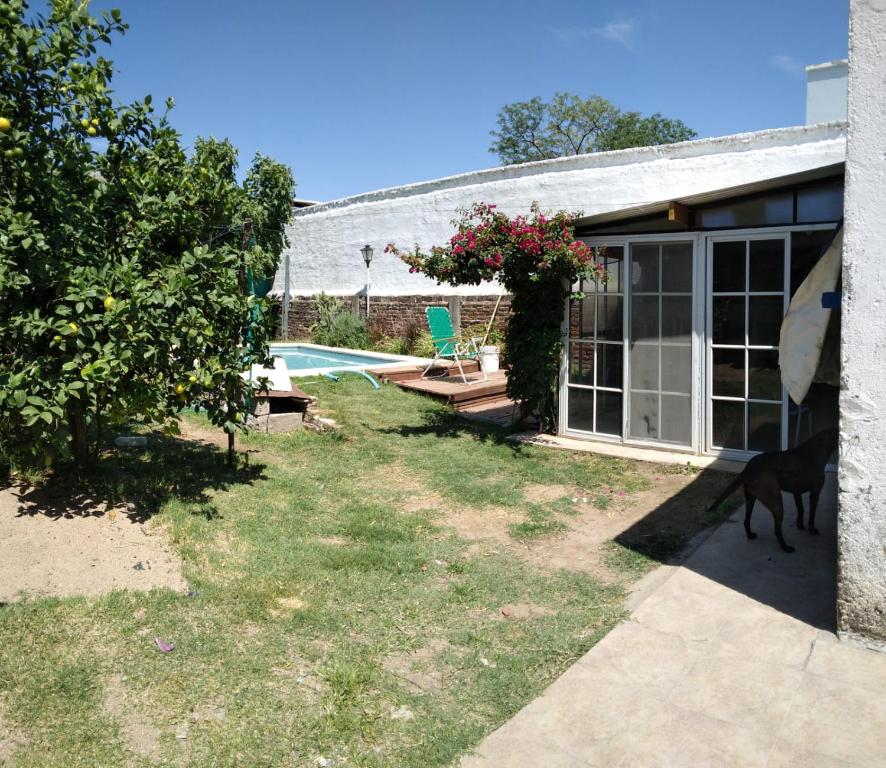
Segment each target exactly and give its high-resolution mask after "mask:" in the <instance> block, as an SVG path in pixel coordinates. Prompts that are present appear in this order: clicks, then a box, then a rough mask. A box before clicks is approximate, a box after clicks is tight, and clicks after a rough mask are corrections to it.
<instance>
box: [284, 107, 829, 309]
mask: <svg viewBox="0 0 886 768" xmlns="http://www.w3.org/2000/svg"><path fill="white" fill-rule="evenodd" d="M844 159H845V135H844V127H843V126H842V125H840V124H827V125H818V126H803V127H798V128H782V129H776V130H769V131H759V132H756V133H747V134H736V135H734V136H726V137H722V138H716V139H704V140H700V141H691V142H683V143H680V144H672V145H668V146H663V147H644V148H640V149H627V150H621V151H618V152H605V153H600V154H594V155H581V156H578V157H568V158H558V159H555V160H543V161H541V162H537V163H526V164H524V165H517V166H508V167H499V168H491V169H488V170H483V171H477V172H474V173H467V174H462V175H459V176H451V177H448V178H444V179H438V180H435V181H427V182H422V183H419V184H411V185H408V186H404V187H396V188H393V189H384V190H380V191H377V192H369V193H366V194H362V195H356V196H354V197H350V198H345V199H342V200H335V201H332V202H329V203H324V204H321V205H317V206H312V207H310V208H304V209H301V210H298V211H296V212H295V213H294V215H293V220H292V224H291V225H290V227H289V229H288V235H289V240H290V242H291V247H290V249H289V257H290V276H291V279H290V292H291V293H292V294H293V295H312V294H316V293H319V292H320V291H325V292H326V293H331V294H339V295H350V294H354V293H357V292H359V291H361V290H362V289H363V286H364V277H365V267H364V265H363V261H362V259H361V256H360V248H361V247H362V246H363V244H364V243H369V244H370V245H372V247H373V248H374V249H375V259H374V261H373V263H372V276H371V280H372V286H371V292H372V293H374V294H376V295H388V296H402V295H426V294H434V293H460V294H463V295H467V294H489V293H497V292H498V288H497V287H496V286H488V285H485V286H469V287H462V288H458V289H453V288H450V287H449V286H437V285H436V283H434V282H433V281H431V280H428V279H427V278H424V277H422V276H421V275H410V274H409V270H408V268H407V267H406V266H405V265H404V264H403V263H402V262H401V261H400V260H399V259H397V258H395V257H394V256H391V255H387V254H384V253H383V251H384V247H385V245H386V244H387V243H388V242H391V241H394V242H396V243H397V245H398V246H400V247H411V246H412V245H413V244H415V243H418V244H419V245H421V246H422V247H428V246H430V245H434V244H440V243H444V242H446V241H447V240H448V238H449V237H450V236H451V234H452V227H451V224H450V221H451V220H452V219H453V218H455V211H456V209H457V208H459V207H466V206H469V205H470V204H471V203H473V202H479V201H483V202H487V203H494V204H496V205H498V207H499V209H500V210H502V211H504V212H505V213H507V214H509V215H516V214H518V213H526V212H528V210H529V206H530V204H531V203H532V201H533V200H536V201H538V202H539V203H540V204H541V206H542V207H543V208H545V209H549V210H558V209H567V210H580V211H583V212H584V214H585V215H592V214H598V213H603V212H609V211H613V210H618V209H621V208H632V207H635V206H639V205H643V204H649V203H654V202H659V201H663V200H664V201H667V200H679V199H680V198H681V197H689V196H692V195H698V194H704V193H706V192H711V191H715V190H718V189H726V188H730V187H736V186H740V185H743V184H751V183H754V182H759V181H763V180H766V179H770V178H776V177H779V176H786V175H789V174H793V173H799V172H803V171H808V170H812V169H815V168H819V167H822V166H827V165H832V164H834V163H840V162H842V161H843V160H844ZM283 287H284V282H283V269H282V267H281V269H280V270H279V271H278V273H277V278H276V281H275V283H274V291H275V292H278V293H282V291H283Z"/></svg>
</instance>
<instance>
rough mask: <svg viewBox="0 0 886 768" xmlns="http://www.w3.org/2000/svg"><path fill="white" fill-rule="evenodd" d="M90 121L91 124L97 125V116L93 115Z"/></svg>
mask: <svg viewBox="0 0 886 768" xmlns="http://www.w3.org/2000/svg"><path fill="white" fill-rule="evenodd" d="M90 122H91V123H92V124H93V125H98V118H97V117H93V118H92V120H91V121H90Z"/></svg>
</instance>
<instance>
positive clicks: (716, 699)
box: [669, 655, 804, 741]
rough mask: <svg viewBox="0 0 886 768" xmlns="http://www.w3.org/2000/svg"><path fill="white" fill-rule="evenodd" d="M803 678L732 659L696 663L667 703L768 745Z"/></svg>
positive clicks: (770, 666)
mask: <svg viewBox="0 0 886 768" xmlns="http://www.w3.org/2000/svg"><path fill="white" fill-rule="evenodd" d="M803 678H804V673H803V672H802V671H801V670H799V669H796V668H791V667H787V666H785V665H784V664H780V663H774V664H772V663H764V662H761V661H759V660H757V659H753V658H751V659H747V658H740V657H737V656H730V655H727V656H722V655H721V656H714V657H710V658H705V659H702V660H701V661H699V662H698V664H696V665H695V666H694V667H693V668H692V670H691V671H690V672H689V674H688V675H686V677H685V678H684V679H683V680H681V681H680V683H679V684H678V685H677V686H676V687H675V688H674V690H673V692H672V693H671V697H670V699H669V701H670V703H672V704H675V705H677V706H679V707H681V708H682V709H684V710H687V711H689V712H697V713H699V714H702V715H706V716H708V717H713V718H716V719H718V720H725V721H727V722H729V723H733V724H735V725H738V726H742V727H744V728H749V729H751V730H753V731H754V732H755V733H757V734H760V735H765V736H768V737H769V738H770V739H771V740H773V741H774V739H775V737H776V736H777V734H778V732H779V730H780V728H781V726H782V724H783V722H784V720H785V718H786V717H787V715H788V712H789V711H790V709H791V702H792V701H793V698H794V695H795V693H796V691H797V689H798V688H799V687H800V684H801V682H802V681H803Z"/></svg>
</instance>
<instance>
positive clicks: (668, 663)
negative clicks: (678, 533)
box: [552, 621, 709, 696]
mask: <svg viewBox="0 0 886 768" xmlns="http://www.w3.org/2000/svg"><path fill="white" fill-rule="evenodd" d="M708 647H709V644H708V641H707V640H695V639H692V638H687V637H684V636H681V635H678V634H670V633H667V632H659V631H658V630H657V629H656V628H654V627H652V626H648V625H646V624H643V623H638V622H635V621H627V622H625V623H623V624H622V625H620V626H619V627H617V628H616V629H615V630H614V631H613V632H611V633H610V634H609V635H608V636H607V637H606V638H604V639H603V640H602V641H601V642H599V643H598V644H597V645H596V646H595V647H594V648H593V649H592V650H591V651H590V652H589V653H587V654H585V656H584V657H583V658H582V659H581V660H579V662H578V663H577V664H576V665H575V666H576V667H582V668H584V669H585V670H586V671H587V672H589V673H590V674H592V675H593V676H594V678H595V680H596V681H597V682H598V683H599V684H608V685H610V686H613V687H619V686H630V687H632V688H638V689H641V690H645V691H655V692H656V693H657V694H660V695H662V696H666V695H667V694H668V692H669V691H670V690H671V689H672V688H673V686H674V685H675V684H676V683H677V682H678V681H679V680H680V679H682V678H683V677H684V676H685V675H686V674H687V673H688V672H689V670H690V669H692V666H693V665H694V664H695V663H696V661H698V659H700V658H702V656H703V655H704V654H705V653H707V652H708ZM561 681H562V678H561ZM559 682H560V681H558V683H556V684H555V685H557V684H559ZM553 687H554V686H552V688H553Z"/></svg>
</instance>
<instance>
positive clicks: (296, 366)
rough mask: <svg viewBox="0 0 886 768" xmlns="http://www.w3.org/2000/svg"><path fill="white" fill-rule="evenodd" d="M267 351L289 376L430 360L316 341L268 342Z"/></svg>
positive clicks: (418, 362) (357, 369) (391, 365)
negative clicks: (278, 359) (341, 346)
mask: <svg viewBox="0 0 886 768" xmlns="http://www.w3.org/2000/svg"><path fill="white" fill-rule="evenodd" d="M271 354H272V355H273V356H274V357H279V358H282V360H283V362H285V363H286V368H287V369H288V370H289V375H290V376H316V375H317V374H323V373H332V372H333V371H361V370H364V369H365V368H381V369H385V368H390V367H393V366H398V365H403V364H404V363H412V364H414V365H421V364H422V363H424V364H426V365H427V363H429V362H430V360H425V359H424V358H421V357H407V356H404V355H386V354H384V353H382V352H365V351H363V350H359V349H339V348H337V347H321V346H319V345H317V344H271Z"/></svg>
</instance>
